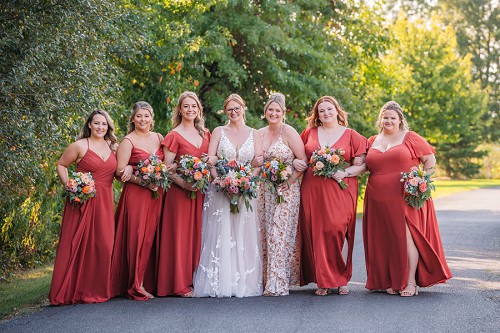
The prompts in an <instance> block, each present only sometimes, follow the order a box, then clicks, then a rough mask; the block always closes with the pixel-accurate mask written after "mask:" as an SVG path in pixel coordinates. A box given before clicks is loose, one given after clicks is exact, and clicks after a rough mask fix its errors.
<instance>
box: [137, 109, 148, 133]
mask: <svg viewBox="0 0 500 333" xmlns="http://www.w3.org/2000/svg"><path fill="white" fill-rule="evenodd" d="M132 122H133V123H134V125H135V129H136V130H140V131H150V130H151V127H152V123H153V116H152V115H151V113H150V112H149V111H148V110H146V109H139V110H137V111H136V113H135V114H134V117H133V118H132Z"/></svg>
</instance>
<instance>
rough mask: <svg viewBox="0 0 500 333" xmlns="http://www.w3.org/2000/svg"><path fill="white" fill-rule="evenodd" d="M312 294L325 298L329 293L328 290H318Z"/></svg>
mask: <svg viewBox="0 0 500 333" xmlns="http://www.w3.org/2000/svg"><path fill="white" fill-rule="evenodd" d="M314 293H315V294H316V295H317V296H326V295H327V294H329V293H331V291H330V289H328V288H318V289H317V290H316V291H315V292H314Z"/></svg>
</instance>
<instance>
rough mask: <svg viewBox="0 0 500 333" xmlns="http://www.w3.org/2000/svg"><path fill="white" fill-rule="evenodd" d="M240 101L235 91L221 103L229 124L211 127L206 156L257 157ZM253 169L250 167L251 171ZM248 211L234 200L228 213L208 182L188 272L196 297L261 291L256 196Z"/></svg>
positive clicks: (259, 151)
mask: <svg viewBox="0 0 500 333" xmlns="http://www.w3.org/2000/svg"><path fill="white" fill-rule="evenodd" d="M245 109H246V106H245V102H244V101H243V99H242V98H241V97H240V96H239V95H236V94H232V95H230V96H229V97H228V98H227V99H226V101H225V102H224V110H225V112H226V115H227V117H228V118H229V123H228V124H227V125H225V126H220V127H217V128H216V129H214V131H213V133H212V138H211V140H210V145H209V148H208V155H209V159H210V163H211V164H212V165H214V164H215V162H216V160H217V158H223V157H225V158H227V159H235V160H237V161H238V162H240V163H250V162H251V161H252V160H253V158H254V156H255V155H262V146H261V140H260V136H259V135H258V134H257V131H256V130H254V129H253V128H250V127H248V126H247V125H245ZM258 172H259V168H256V169H255V170H254V175H257V174H258ZM250 204H251V205H252V207H253V210H247V209H246V207H245V205H243V204H240V212H239V213H236V214H233V213H231V212H230V200H229V198H228V197H227V196H226V195H225V194H223V193H221V192H217V191H216V189H215V187H214V185H211V187H210V189H209V192H208V193H207V195H206V196H205V203H204V208H203V217H202V220H203V223H202V235H201V256H200V263H199V265H198V268H197V270H196V272H195V273H194V294H195V296H196V297H207V296H210V297H231V296H236V297H248V296H259V295H261V294H262V257H261V256H262V253H261V244H260V231H259V226H258V219H257V205H256V200H251V202H250Z"/></svg>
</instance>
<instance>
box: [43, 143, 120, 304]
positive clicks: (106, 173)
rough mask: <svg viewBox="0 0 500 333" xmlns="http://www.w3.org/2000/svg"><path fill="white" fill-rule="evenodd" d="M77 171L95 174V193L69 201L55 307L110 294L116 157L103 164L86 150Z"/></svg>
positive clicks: (53, 286) (52, 292)
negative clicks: (77, 201) (81, 201)
mask: <svg viewBox="0 0 500 333" xmlns="http://www.w3.org/2000/svg"><path fill="white" fill-rule="evenodd" d="M87 142H88V141H87ZM76 170H77V171H78V172H85V173H86V172H92V177H93V178H94V181H95V189H96V194H95V197H93V198H90V199H89V200H88V201H87V202H85V203H84V204H82V205H75V204H72V203H70V202H69V200H66V205H65V207H64V213H63V217H62V224H61V232H60V234H59V245H58V247H57V254H56V259H55V263H54V273H53V275H52V284H51V286H50V293H49V300H50V303H51V304H52V305H61V304H75V303H99V302H105V301H107V300H108V299H109V298H110V293H111V289H110V284H109V280H110V268H111V254H112V252H113V241H114V234H115V223H114V201H113V178H114V175H115V170H116V157H115V154H114V153H111V154H110V155H109V157H108V159H107V160H106V161H103V160H102V159H101V157H100V156H99V155H98V154H96V153H95V152H94V151H92V150H91V149H87V152H86V153H85V155H84V156H83V158H82V159H81V160H80V162H78V165H77V169H76Z"/></svg>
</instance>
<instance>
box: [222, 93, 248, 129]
mask: <svg viewBox="0 0 500 333" xmlns="http://www.w3.org/2000/svg"><path fill="white" fill-rule="evenodd" d="M231 101H233V102H236V103H238V104H239V105H240V106H241V109H242V111H243V122H245V121H246V120H247V118H246V117H245V110H246V108H247V106H246V104H245V101H244V100H243V98H241V96H240V95H238V94H231V95H229V96H228V97H227V98H226V100H225V101H224V111H225V110H226V107H227V105H228V104H229V102H231Z"/></svg>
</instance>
